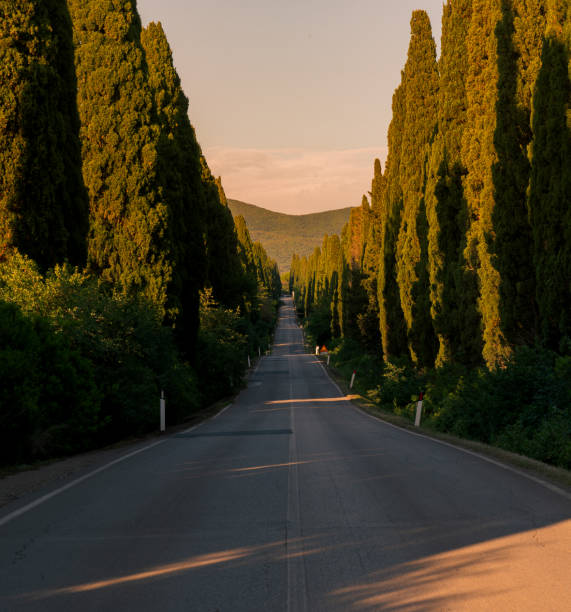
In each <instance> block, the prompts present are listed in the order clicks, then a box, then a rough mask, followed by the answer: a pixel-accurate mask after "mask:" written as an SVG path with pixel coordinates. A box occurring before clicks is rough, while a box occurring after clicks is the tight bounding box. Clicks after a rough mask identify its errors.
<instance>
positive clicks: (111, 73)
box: [68, 0, 175, 308]
mask: <svg viewBox="0 0 571 612" xmlns="http://www.w3.org/2000/svg"><path fill="white" fill-rule="evenodd" d="M68 6H69V9H70V14H71V17H72V22H73V30H74V41H75V50H76V53H75V62H76V71H77V77H78V108H79V115H80V119H81V132H80V134H81V141H82V156H83V176H84V180H85V184H86V186H87V189H88V193H89V201H90V231H89V244H88V260H89V261H88V263H89V268H90V269H91V270H92V271H93V272H94V273H95V274H97V275H98V276H99V277H100V278H102V279H103V280H106V281H109V282H111V283H113V284H114V285H115V286H118V287H120V288H121V289H122V290H123V291H125V292H127V293H142V294H144V295H145V296H146V297H147V298H148V299H150V300H151V301H153V302H154V303H155V304H158V305H159V306H160V307H163V308H164V307H165V305H166V299H167V288H168V285H169V283H170V282H171V277H172V268H173V261H174V259H175V256H174V254H173V253H172V252H170V236H169V234H168V222H169V211H168V206H167V204H166V203H165V202H164V201H163V200H162V198H161V197H160V190H159V178H158V173H159V163H158V140H159V134H160V130H159V128H158V125H157V117H156V113H155V108H154V103H153V95H152V92H151V89H150V87H149V83H148V73H147V67H146V63H145V59H144V52H143V49H142V46H141V22H140V18H139V15H138V13H137V9H136V4H135V2H134V1H132V0H113V1H112V0H68Z"/></svg>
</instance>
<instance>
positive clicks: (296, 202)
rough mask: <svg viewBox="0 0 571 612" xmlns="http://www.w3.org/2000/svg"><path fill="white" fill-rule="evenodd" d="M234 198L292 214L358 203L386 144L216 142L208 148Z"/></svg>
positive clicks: (216, 170)
mask: <svg viewBox="0 0 571 612" xmlns="http://www.w3.org/2000/svg"><path fill="white" fill-rule="evenodd" d="M205 154H206V157H207V159H208V163H209V165H210V167H211V169H212V172H213V173H214V174H215V175H216V176H221V177H222V183H223V185H224V189H225V191H226V194H227V195H228V197H230V198H234V199H237V200H242V201H245V202H249V203H251V204H256V205H258V206H262V207H264V208H268V209H270V210H275V211H278V212H284V213H289V214H304V213H309V212H319V211H323V210H332V209H335V208H343V207H345V206H358V205H359V204H360V203H361V197H362V195H363V194H364V193H367V192H368V191H369V190H370V189H371V180H372V177H373V162H374V159H375V158H376V157H378V158H380V159H381V160H383V161H384V159H385V156H386V148H385V147H378V148H372V147H369V148H362V149H345V150H332V151H314V150H307V149H292V148H289V149H241V148H237V147H211V148H209V149H207V150H206V151H205Z"/></svg>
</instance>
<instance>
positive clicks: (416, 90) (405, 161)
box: [397, 11, 438, 360]
mask: <svg viewBox="0 0 571 612" xmlns="http://www.w3.org/2000/svg"><path fill="white" fill-rule="evenodd" d="M410 24H411V39H410V45H409V49H408V56H407V61H406V65H405V68H404V75H403V83H404V88H405V92H406V97H405V121H404V124H403V133H402V145H401V146H402V151H401V163H400V184H401V188H402V194H403V214H402V220H401V227H400V229H399V234H398V242H397V281H398V286H399V293H400V300H401V306H402V310H403V313H404V318H405V321H406V325H407V329H408V330H410V328H411V327H412V324H413V304H414V298H413V295H412V290H413V285H414V283H415V282H416V281H417V280H418V275H417V270H416V267H417V264H418V262H419V260H420V244H419V240H418V235H417V231H416V219H417V215H418V210H419V206H420V200H421V198H422V196H423V190H424V178H425V177H424V162H425V157H426V155H427V153H428V145H429V143H430V140H431V137H432V135H433V134H434V128H435V125H436V121H437V93H438V71H437V65H436V45H435V43H434V39H433V38H432V29H431V26H430V20H429V18H428V15H427V14H426V12H424V11H414V12H413V14H412V19H411V22H410ZM428 320H429V319H427V322H428ZM423 334H424V332H423ZM409 349H410V353H411V357H412V358H413V360H416V352H415V350H414V347H413V346H412V345H410V346H409Z"/></svg>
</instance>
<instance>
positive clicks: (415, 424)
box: [414, 391, 424, 427]
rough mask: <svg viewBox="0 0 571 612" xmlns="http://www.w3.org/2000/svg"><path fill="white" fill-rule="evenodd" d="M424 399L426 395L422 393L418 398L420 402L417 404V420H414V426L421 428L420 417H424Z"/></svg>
mask: <svg viewBox="0 0 571 612" xmlns="http://www.w3.org/2000/svg"><path fill="white" fill-rule="evenodd" d="M423 398H424V394H423V392H422V391H421V392H420V395H419V396H418V402H417V403H416V418H415V419H414V426H415V427H420V416H421V415H422V400H423Z"/></svg>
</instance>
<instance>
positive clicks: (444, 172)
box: [434, 159, 482, 366]
mask: <svg viewBox="0 0 571 612" xmlns="http://www.w3.org/2000/svg"><path fill="white" fill-rule="evenodd" d="M465 174H466V172H465V170H464V169H463V168H462V166H461V165H460V164H459V163H456V164H455V165H454V167H453V168H452V170H450V169H449V168H448V164H447V160H446V159H444V161H443V162H442V164H441V166H440V169H439V176H438V182H437V184H436V187H435V190H434V193H435V197H436V202H437V203H436V214H437V216H438V220H439V227H440V231H439V233H438V249H439V252H440V253H441V256H442V260H443V264H444V265H443V266H442V267H441V268H440V270H439V271H438V274H437V282H438V283H439V285H440V287H441V293H440V297H439V302H438V303H437V304H436V306H435V308H434V328H435V330H436V331H437V333H438V334H440V337H441V345H440V349H441V351H442V346H443V343H445V346H446V351H445V353H443V354H442V353H441V363H440V364H439V365H443V364H445V363H448V362H453V363H460V364H464V365H473V366H475V365H479V364H480V362H481V355H482V334H481V330H480V325H481V317H480V314H479V312H478V311H477V309H476V303H477V299H478V285H477V278H476V275H475V273H474V270H473V269H469V268H468V266H467V262H466V260H465V258H464V252H465V249H466V233H467V230H468V219H467V215H468V212H467V207H466V201H465V199H464V197H463V187H462V178H463V176H465Z"/></svg>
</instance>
